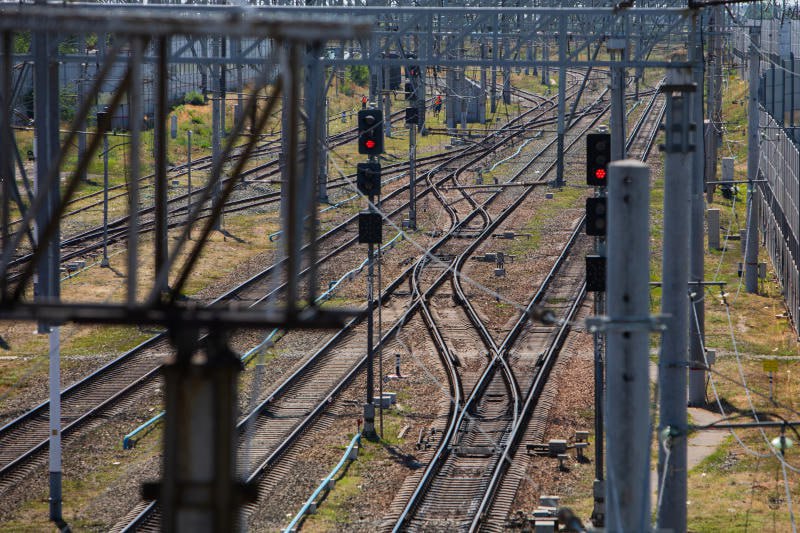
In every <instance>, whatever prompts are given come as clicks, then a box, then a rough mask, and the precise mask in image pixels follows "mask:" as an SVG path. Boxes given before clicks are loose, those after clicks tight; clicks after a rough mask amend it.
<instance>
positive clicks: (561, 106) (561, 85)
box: [554, 17, 567, 187]
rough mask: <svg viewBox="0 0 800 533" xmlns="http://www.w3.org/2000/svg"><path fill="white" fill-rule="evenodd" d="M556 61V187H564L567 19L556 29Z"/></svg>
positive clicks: (562, 20) (563, 19)
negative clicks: (558, 63) (558, 62)
mask: <svg viewBox="0 0 800 533" xmlns="http://www.w3.org/2000/svg"><path fill="white" fill-rule="evenodd" d="M558 44H559V46H558V59H559V61H560V63H561V66H560V67H559V69H558V126H557V130H558V131H557V138H556V146H557V148H556V182H555V184H554V185H555V186H556V187H563V186H564V121H565V117H564V114H565V113H566V102H565V100H566V85H567V67H566V61H567V19H565V18H563V17H562V18H561V19H560V22H559V29H558Z"/></svg>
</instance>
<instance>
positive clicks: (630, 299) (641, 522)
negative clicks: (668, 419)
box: [605, 160, 650, 531]
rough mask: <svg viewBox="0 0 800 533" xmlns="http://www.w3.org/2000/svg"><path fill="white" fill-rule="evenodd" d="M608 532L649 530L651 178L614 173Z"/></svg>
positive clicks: (628, 169) (627, 163)
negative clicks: (649, 222)
mask: <svg viewBox="0 0 800 533" xmlns="http://www.w3.org/2000/svg"><path fill="white" fill-rule="evenodd" d="M608 174H609V185H608V264H607V270H606V288H607V291H608V294H607V298H608V303H607V305H608V322H607V325H606V339H607V344H606V346H607V352H606V353H607V357H608V370H607V379H608V387H607V391H608V392H607V394H606V414H607V417H606V420H607V423H606V429H607V433H606V435H607V439H606V450H607V458H608V462H607V467H608V476H607V478H606V495H605V501H606V528H607V529H606V530H607V531H648V530H649V529H650V504H649V500H650V490H649V486H650V484H649V477H650V430H649V427H650V421H649V417H650V414H649V411H648V409H649V404H650V402H649V395H650V383H649V379H648V362H649V358H648V349H649V329H650V324H649V308H650V297H649V290H648V283H649V280H650V272H649V255H650V251H649V243H650V235H649V231H648V228H649V224H648V216H649V205H650V202H649V197H650V189H649V187H650V183H649V176H650V173H649V170H648V168H647V166H646V165H645V164H644V163H641V162H639V161H633V160H623V161H618V162H614V163H611V164H610V165H609V173H608Z"/></svg>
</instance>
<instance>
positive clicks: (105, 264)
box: [98, 113, 111, 267]
mask: <svg viewBox="0 0 800 533" xmlns="http://www.w3.org/2000/svg"><path fill="white" fill-rule="evenodd" d="M99 116H100V114H99V113H98V117H99ZM98 123H99V120H98ZM110 265H111V263H109V261H108V133H104V134H103V259H102V260H101V261H100V266H101V267H108V266H110Z"/></svg>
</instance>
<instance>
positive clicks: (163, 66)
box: [153, 37, 169, 292]
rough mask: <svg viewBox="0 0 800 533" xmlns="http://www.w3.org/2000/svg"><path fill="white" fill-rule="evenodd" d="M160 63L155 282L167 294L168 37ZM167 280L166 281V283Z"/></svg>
mask: <svg viewBox="0 0 800 533" xmlns="http://www.w3.org/2000/svg"><path fill="white" fill-rule="evenodd" d="M158 48H159V59H158V63H157V64H156V69H157V70H156V72H157V76H156V79H155V91H156V102H155V108H156V109H155V120H154V121H153V123H154V128H153V140H154V145H155V152H156V153H155V165H156V170H155V186H154V187H153V189H154V191H155V199H154V202H155V222H156V232H155V262H154V265H155V272H154V277H153V279H154V280H155V283H158V284H159V285H160V287H158V290H159V291H161V292H165V291H166V290H167V289H168V288H169V287H168V285H167V281H168V279H169V278H168V277H166V276H162V275H161V270H162V269H163V268H164V267H165V265H166V264H167V263H168V262H169V229H168V227H169V221H168V216H167V213H168V205H167V201H168V197H167V196H168V195H167V188H168V187H167V142H168V141H167V114H168V113H169V109H168V104H169V95H168V87H167V84H168V83H169V72H168V69H167V56H168V54H169V41H168V40H167V38H166V37H161V38H159V39H158ZM162 280H163V281H162Z"/></svg>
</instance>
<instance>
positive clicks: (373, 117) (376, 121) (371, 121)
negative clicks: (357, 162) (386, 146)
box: [358, 109, 383, 155]
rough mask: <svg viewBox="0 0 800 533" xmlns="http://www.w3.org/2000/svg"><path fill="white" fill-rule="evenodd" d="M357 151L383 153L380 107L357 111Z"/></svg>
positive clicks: (368, 153)
mask: <svg viewBox="0 0 800 533" xmlns="http://www.w3.org/2000/svg"><path fill="white" fill-rule="evenodd" d="M358 153H359V154H367V155H380V154H382V153H383V112H382V111H381V110H380V109H362V110H361V111H359V112H358Z"/></svg>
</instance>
